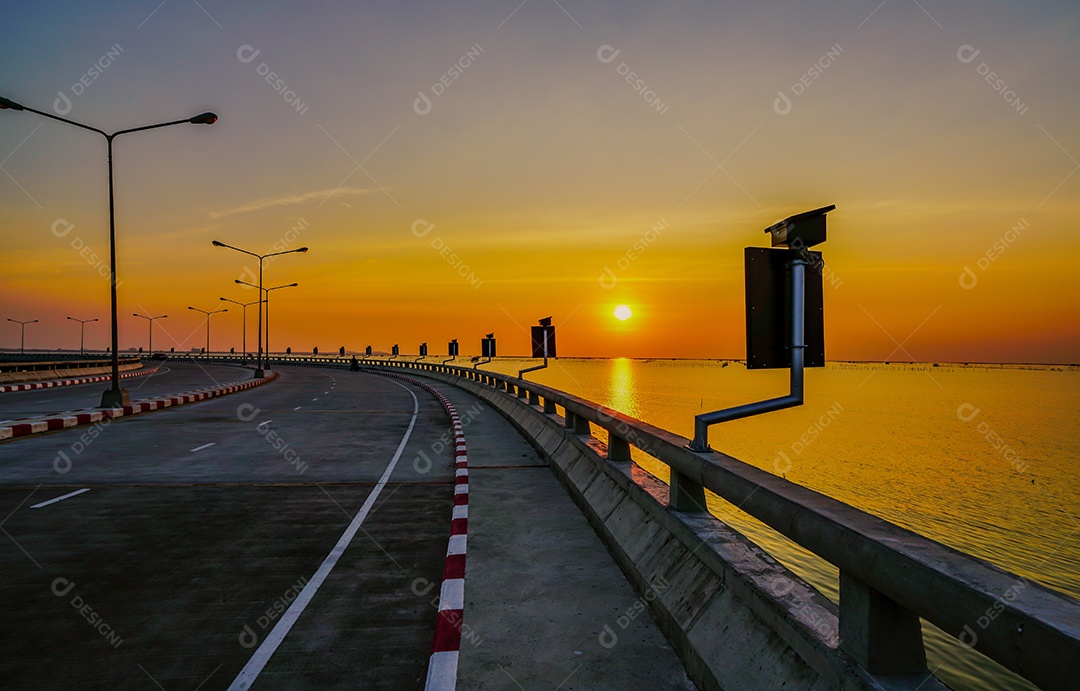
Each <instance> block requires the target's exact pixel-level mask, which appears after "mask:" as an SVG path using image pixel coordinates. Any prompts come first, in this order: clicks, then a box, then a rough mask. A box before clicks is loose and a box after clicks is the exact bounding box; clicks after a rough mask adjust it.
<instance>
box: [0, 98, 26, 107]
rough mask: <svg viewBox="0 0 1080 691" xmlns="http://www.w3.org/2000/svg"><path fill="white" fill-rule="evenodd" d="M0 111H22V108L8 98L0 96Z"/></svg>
mask: <svg viewBox="0 0 1080 691" xmlns="http://www.w3.org/2000/svg"><path fill="white" fill-rule="evenodd" d="M0 110H23V107H22V106H21V105H19V104H18V103H16V102H15V101H12V100H11V99H10V98H4V97H3V96H0Z"/></svg>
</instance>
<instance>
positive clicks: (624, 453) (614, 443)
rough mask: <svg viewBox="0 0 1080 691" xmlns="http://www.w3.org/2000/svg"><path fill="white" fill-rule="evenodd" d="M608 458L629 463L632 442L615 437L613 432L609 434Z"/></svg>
mask: <svg viewBox="0 0 1080 691" xmlns="http://www.w3.org/2000/svg"><path fill="white" fill-rule="evenodd" d="M607 458H608V460H609V461H629V460H630V442H628V441H626V440H625V439H623V438H622V437H617V436H615V434H614V433H613V432H608V441H607ZM672 472H674V471H672Z"/></svg>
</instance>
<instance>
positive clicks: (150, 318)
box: [131, 312, 169, 355]
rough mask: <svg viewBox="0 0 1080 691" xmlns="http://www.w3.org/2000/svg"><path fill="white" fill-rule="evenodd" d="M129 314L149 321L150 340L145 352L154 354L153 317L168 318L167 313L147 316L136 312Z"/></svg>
mask: <svg viewBox="0 0 1080 691" xmlns="http://www.w3.org/2000/svg"><path fill="white" fill-rule="evenodd" d="M131 314H132V315H133V316H136V317H138V318H139V319H145V320H146V321H148V322H150V342H149V343H147V344H146V352H147V353H148V354H149V355H153V354H154V320H155V319H166V318H168V316H169V315H167V314H163V315H161V316H160V317H148V316H146V315H145V314H139V313H138V312H132V313H131Z"/></svg>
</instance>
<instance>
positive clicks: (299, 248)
mask: <svg viewBox="0 0 1080 691" xmlns="http://www.w3.org/2000/svg"><path fill="white" fill-rule="evenodd" d="M307 250H308V248H307V247H298V248H297V250H296V251H297V252H307Z"/></svg>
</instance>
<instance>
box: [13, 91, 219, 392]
mask: <svg viewBox="0 0 1080 691" xmlns="http://www.w3.org/2000/svg"><path fill="white" fill-rule="evenodd" d="M0 110H24V111H27V112H30V113H35V114H37V115H40V116H42V117H46V118H50V119H52V120H59V121H60V122H66V123H67V124H69V125H75V126H76V127H81V128H82V129H84V130H90V131H91V132H97V133H98V134H100V135H101V136H103V137H105V141H106V142H107V143H108V150H109V285H110V291H111V302H112V310H111V315H110V316H111V318H112V383H111V385H110V387H109V388H108V389H107V390H106V391H105V393H103V394H102V396H101V407H102V408H116V407H120V406H127V405H131V399H130V398H129V397H128V394H127V389H121V388H120V348H119V343H118V342H119V331H118V329H117V318H116V221H115V214H114V210H113V165H112V159H113V154H112V150H113V139H115V138H117V137H119V136H120V135H121V134H131V133H132V132H142V131H143V130H153V129H157V128H159V127H169V126H170V125H183V124H191V125H213V124H214V123H215V122H217V119H218V117H217V115H215V114H214V113H210V112H206V113H200V114H199V115H196V116H195V117H191V118H185V119H183V120H171V121H169V122H159V123H157V124H156V125H144V126H142V127H131V128H129V129H126V130H119V131H117V132H113V133H112V134H109V133H108V132H106V131H105V130H99V129H98V128H96V127H91V126H90V125H84V124H82V123H81V122H75V121H74V120H68V119H67V118H62V117H60V116H58V115H53V114H52V113H47V112H45V111H41V110H35V109H34V108H28V107H26V106H24V105H21V104H19V103H16V102H15V101H12V100H11V99H8V98H4V97H2V96H0Z"/></svg>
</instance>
